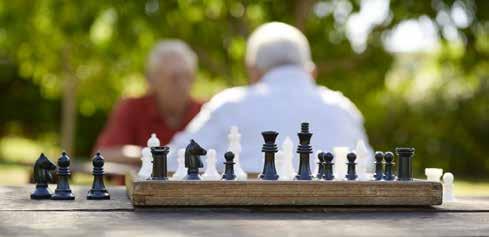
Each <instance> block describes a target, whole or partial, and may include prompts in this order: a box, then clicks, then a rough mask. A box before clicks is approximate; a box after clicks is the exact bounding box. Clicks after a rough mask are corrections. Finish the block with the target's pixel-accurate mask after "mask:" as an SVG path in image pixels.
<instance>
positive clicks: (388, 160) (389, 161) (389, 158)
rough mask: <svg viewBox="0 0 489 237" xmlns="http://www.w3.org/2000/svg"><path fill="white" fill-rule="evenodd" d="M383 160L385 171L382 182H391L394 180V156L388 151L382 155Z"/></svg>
mask: <svg viewBox="0 0 489 237" xmlns="http://www.w3.org/2000/svg"><path fill="white" fill-rule="evenodd" d="M384 160H385V171H384V177H383V178H384V180H386V181H392V180H394V179H395V178H396V176H394V174H393V173H392V169H393V166H394V154H392V152H390V151H388V152H386V153H385V155H384Z"/></svg>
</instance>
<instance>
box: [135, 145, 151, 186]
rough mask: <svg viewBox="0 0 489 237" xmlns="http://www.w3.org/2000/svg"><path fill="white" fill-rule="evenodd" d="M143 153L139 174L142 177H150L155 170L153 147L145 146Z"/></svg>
mask: <svg viewBox="0 0 489 237" xmlns="http://www.w3.org/2000/svg"><path fill="white" fill-rule="evenodd" d="M141 153H142V157H141V161H142V164H141V169H139V172H138V176H139V177H140V178H142V179H148V178H149V177H151V172H153V155H151V149H150V148H149V147H145V148H143V150H142V152H141Z"/></svg>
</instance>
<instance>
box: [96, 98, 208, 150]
mask: <svg viewBox="0 0 489 237" xmlns="http://www.w3.org/2000/svg"><path fill="white" fill-rule="evenodd" d="M201 106H202V103H200V102H197V101H195V100H193V99H190V102H189V105H188V107H187V110H186V111H185V114H184V116H183V121H182V123H181V124H180V126H179V127H178V128H176V129H174V128H170V127H168V125H167V124H166V122H165V119H164V117H162V115H161V114H160V113H159V112H158V109H157V105H156V97H155V96H154V95H146V96H143V97H140V98H129V99H123V100H121V101H120V102H119V103H118V105H117V106H116V107H115V109H114V110H113V111H112V114H111V115H110V117H109V120H108V122H107V124H106V125H105V128H104V129H103V131H102V133H101V134H100V135H99V137H98V139H97V144H96V148H97V149H99V148H102V147H105V148H107V147H115V146H122V145H128V144H130V145H139V146H142V147H145V146H146V143H147V141H148V139H149V137H150V135H151V133H156V136H158V138H159V139H160V142H161V144H162V145H164V144H167V143H169V142H170V140H171V139H172V137H173V135H175V133H177V132H178V131H181V130H183V129H184V128H185V126H187V124H188V123H189V122H190V120H192V118H193V117H194V116H195V115H196V114H197V113H198V112H199V111H200V107H201Z"/></svg>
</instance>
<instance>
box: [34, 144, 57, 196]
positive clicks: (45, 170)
mask: <svg viewBox="0 0 489 237" xmlns="http://www.w3.org/2000/svg"><path fill="white" fill-rule="evenodd" d="M55 169H56V165H55V164H53V163H52V162H51V161H49V159H48V158H47V157H46V156H45V155H44V154H43V153H41V155H40V156H39V158H38V159H37V160H36V162H35V163H34V181H36V189H35V190H34V192H33V193H32V194H31V199H36V200H41V199H50V198H51V195H52V194H51V192H50V191H49V189H48V184H49V182H51V181H53V177H52V176H51V173H50V172H49V171H51V170H55Z"/></svg>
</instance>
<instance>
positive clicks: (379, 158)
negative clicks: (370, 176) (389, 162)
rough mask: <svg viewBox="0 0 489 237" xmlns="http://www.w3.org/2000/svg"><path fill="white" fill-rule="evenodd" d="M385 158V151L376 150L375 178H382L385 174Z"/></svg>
mask: <svg viewBox="0 0 489 237" xmlns="http://www.w3.org/2000/svg"><path fill="white" fill-rule="evenodd" d="M383 160H384V153H383V152H381V151H377V152H375V174H374V180H382V176H383V175H384V167H383Z"/></svg>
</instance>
